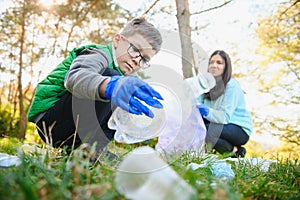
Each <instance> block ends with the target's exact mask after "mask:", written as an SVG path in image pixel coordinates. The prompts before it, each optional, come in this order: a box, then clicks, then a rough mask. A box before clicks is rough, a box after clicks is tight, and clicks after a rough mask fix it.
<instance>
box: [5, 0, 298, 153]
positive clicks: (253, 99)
mask: <svg viewBox="0 0 300 200" xmlns="http://www.w3.org/2000/svg"><path fill="white" fill-rule="evenodd" d="M0 3H1V6H0V7H1V10H0V11H1V13H0V38H1V40H0V97H1V99H0V138H2V139H1V140H6V139H11V138H17V139H18V140H20V141H22V142H25V143H33V142H35V143H40V142H41V141H40V140H39V139H38V137H37V133H36V131H35V129H34V126H33V124H31V123H28V122H27V112H28V109H29V105H30V103H31V100H32V97H33V94H34V89H35V86H36V84H37V83H38V81H40V80H42V79H43V78H44V77H45V76H46V75H47V73H49V72H50V71H51V70H52V69H53V68H54V67H55V66H56V64H57V63H58V62H59V61H61V60H62V59H63V58H64V57H65V56H66V55H67V53H68V51H69V50H71V49H72V48H74V47H77V46H79V45H82V44H87V43H91V42H92V43H99V44H104V43H107V42H109V41H110V39H111V38H112V36H113V35H114V34H115V33H117V32H119V31H120V28H121V27H123V25H124V24H125V23H126V22H127V21H128V20H130V19H131V18H132V17H136V16H140V15H142V14H146V15H147V18H148V20H149V21H150V22H152V23H153V24H156V25H157V26H158V27H159V28H160V29H161V30H164V32H166V33H168V34H169V33H171V35H172V36H174V37H169V38H168V39H167V42H166V44H164V45H165V46H163V49H162V52H161V53H159V54H158V55H157V56H156V57H155V59H154V60H153V64H159V65H164V66H167V67H170V68H172V69H174V70H175V71H176V72H178V73H180V74H182V76H183V77H184V78H187V77H191V76H194V75H196V74H197V73H199V72H201V70H203V67H202V66H203V65H205V63H206V60H207V56H208V55H209V54H210V53H211V52H212V51H214V50H215V49H223V50H225V51H227V52H228V53H229V54H230V56H231V58H232V62H233V66H234V69H233V70H234V76H235V77H236V78H237V79H238V80H239V82H240V83H241V85H242V88H243V90H244V91H245V94H246V100H247V104H248V107H249V110H250V111H251V114H252V116H253V124H254V132H253V134H252V137H251V140H250V142H249V143H248V144H247V146H248V149H249V154H248V155H249V156H264V157H271V158H272V157H278V156H282V157H290V158H297V156H298V155H297V152H299V144H300V131H299V128H300V126H299V124H300V123H299V121H300V120H299V113H300V106H299V102H300V101H299V100H300V91H299V86H300V82H299V79H300V75H299V72H300V65H299V60H300V42H299V41H300V31H299V30H300V23H299V20H300V19H299V16H300V13H299V12H300V1H299V0H280V1H275V0H267V1H264V2H262V1H250V0H227V1H225V0H218V1H208V0H201V1H192V0H190V1H188V0H176V1H159V0H158V1H153V2H151V1H133V0H128V1H121V0H118V1H100V0H88V1H79V0H72V1H71V0H69V1H63V0H56V1H50V0H48V1H42V0H40V1H39V0H33V1H29V0H22V1H21V0H15V1H3V0H1V1H0ZM168 41H169V42H168ZM170 43H173V44H172V45H174V44H176V45H178V46H175V47H174V46H170V45H171V44H170ZM174 49H176V50H174ZM178 49H179V50H178ZM166 54H167V55H168V56H169V58H168V59H166ZM182 58H184V59H182ZM144 73H145V74H146V75H147V71H145V72H144ZM1 144H2V143H0V145H1ZM0 150H1V146H0Z"/></svg>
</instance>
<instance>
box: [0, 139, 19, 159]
mask: <svg viewBox="0 0 300 200" xmlns="http://www.w3.org/2000/svg"><path fill="white" fill-rule="evenodd" d="M21 145H22V143H21V142H20V140H19V139H17V138H12V137H11V138H0V153H3V152H5V153H7V154H10V155H17V153H18V152H17V149H18V148H19V147H20V146H21Z"/></svg>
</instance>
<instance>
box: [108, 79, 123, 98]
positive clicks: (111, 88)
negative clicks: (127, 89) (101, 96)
mask: <svg viewBox="0 0 300 200" xmlns="http://www.w3.org/2000/svg"><path fill="white" fill-rule="evenodd" d="M121 77H122V76H112V77H111V78H110V81H109V82H108V83H107V86H106V89H105V95H106V98H107V99H109V100H111V96H112V93H113V91H114V89H115V87H116V84H117V82H118V81H119V80H120V78H121Z"/></svg>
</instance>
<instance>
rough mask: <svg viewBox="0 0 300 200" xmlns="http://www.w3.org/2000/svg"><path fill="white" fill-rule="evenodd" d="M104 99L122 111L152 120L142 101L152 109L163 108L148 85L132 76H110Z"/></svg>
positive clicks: (149, 111)
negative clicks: (142, 115)
mask: <svg viewBox="0 0 300 200" xmlns="http://www.w3.org/2000/svg"><path fill="white" fill-rule="evenodd" d="M105 94H106V98H107V99H109V100H111V102H112V103H113V104H114V105H116V106H119V107H121V108H122V109H124V110H126V111H128V112H130V113H133V114H136V115H141V114H143V113H144V114H145V115H146V116H148V117H150V118H153V117H154V114H153V112H152V111H151V110H150V109H149V108H148V107H147V106H145V105H143V104H142V103H141V100H142V101H144V102H145V103H146V104H148V105H149V106H152V107H154V108H163V105H162V104H161V103H160V102H159V101H158V100H157V99H160V100H163V98H162V97H161V95H160V94H159V93H158V92H156V91H155V90H154V89H153V88H152V87H151V86H150V85H149V84H147V83H145V82H144V81H142V80H141V79H139V78H137V77H133V76H112V77H111V80H110V81H109V82H108V84H107V87H106V90H105Z"/></svg>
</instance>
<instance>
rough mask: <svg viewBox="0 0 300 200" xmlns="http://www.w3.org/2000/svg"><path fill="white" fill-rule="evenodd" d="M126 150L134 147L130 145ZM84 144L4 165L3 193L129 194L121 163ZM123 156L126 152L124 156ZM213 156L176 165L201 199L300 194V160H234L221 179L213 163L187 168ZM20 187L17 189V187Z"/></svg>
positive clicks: (19, 195)
mask: <svg viewBox="0 0 300 200" xmlns="http://www.w3.org/2000/svg"><path fill="white" fill-rule="evenodd" d="M124 151H128V149H125V150H124ZM93 155H94V151H93V148H92V150H90V151H86V150H85V149H78V150H75V151H74V152H73V154H71V155H70V156H69V157H68V156H66V154H65V153H64V152H59V151H57V150H53V149H44V151H43V153H41V152H31V153H27V154H24V155H23V157H22V164H21V165H20V166H18V167H10V168H6V169H1V170H0V196H2V197H3V196H5V197H6V198H7V199H50V200H51V199H125V198H124V196H123V195H121V194H119V193H118V192H117V190H116V185H115V182H114V176H115V173H116V170H117V167H118V164H119V163H120V161H119V160H114V161H110V160H108V159H106V158H105V156H104V157H101V158H100V159H99V160H98V161H99V162H96V163H93V162H90V159H89V158H90V157H92V156H93ZM121 157H122V156H121ZM208 158H209V155H208V156H207V157H199V156H198V155H195V154H190V153H186V154H183V155H181V156H179V157H177V159H176V160H175V161H174V160H173V161H172V162H171V163H169V164H170V166H171V167H172V168H173V169H174V170H175V171H176V172H177V173H178V175H179V176H181V177H182V178H183V179H184V180H185V181H187V182H188V183H189V184H190V185H191V186H193V187H194V188H195V189H196V190H197V192H198V196H197V199H299V198H300V192H299V187H300V184H299V180H300V163H299V161H298V160H297V159H296V160H291V159H285V160H283V159H282V160H280V159H277V163H273V164H272V165H271V166H270V168H269V171H267V172H264V171H261V169H260V166H259V165H258V166H255V165H253V164H251V163H246V162H233V161H230V162H229V163H230V164H231V167H232V169H233V171H234V173H235V178H234V179H233V180H220V179H218V178H217V177H215V176H214V175H213V174H212V172H211V171H210V169H209V167H202V168H199V169H197V170H192V169H187V167H186V166H187V165H188V164H189V163H191V162H194V163H198V164H201V163H204V161H205V160H206V159H208ZM12 190H14V191H15V192H11V191H12Z"/></svg>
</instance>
